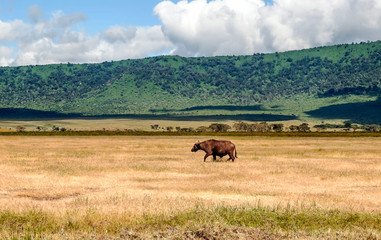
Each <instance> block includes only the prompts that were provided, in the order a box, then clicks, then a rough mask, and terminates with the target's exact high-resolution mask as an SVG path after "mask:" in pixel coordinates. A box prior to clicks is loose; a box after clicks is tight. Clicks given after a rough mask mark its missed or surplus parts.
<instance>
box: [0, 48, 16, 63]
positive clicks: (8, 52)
mask: <svg viewBox="0 0 381 240" xmlns="http://www.w3.org/2000/svg"><path fill="white" fill-rule="evenodd" d="M12 54H13V50H12V49H11V48H8V47H5V46H0V66H8V65H9V64H11V63H12V61H13V60H12Z"/></svg>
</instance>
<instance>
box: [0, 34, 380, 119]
mask: <svg viewBox="0 0 381 240" xmlns="http://www.w3.org/2000/svg"><path fill="white" fill-rule="evenodd" d="M380 88H381V41H378V42H369V43H359V44H343V45H337V46H329V47H318V48H313V49H306V50H300V51H290V52H284V53H274V54H254V55H251V56H221V57H197V58H184V57H179V56H159V57H151V58H145V59H137V60H124V61H118V62H104V63H99V64H71V63H68V64H56V65H43V66H20V67H1V68H0V108H2V109H3V111H2V114H1V115H2V116H0V118H1V117H2V118H5V117H7V111H6V109H8V110H12V109H13V110H14V109H20V108H23V109H28V110H37V111H39V112H41V111H42V112H44V111H47V112H50V113H51V112H55V113H57V114H58V115H59V114H77V115H78V114H80V115H113V116H115V115H121V114H128V115H131V114H146V115H147V114H149V115H158V114H165V115H171V116H188V115H193V116H197V115H200V116H206V117H207V116H208V115H216V116H218V115H240V114H241V115H247V114H252V115H259V116H260V115H274V116H275V115H276V116H285V119H292V118H294V119H300V120H314V121H320V120H324V119H332V120H333V119H339V120H346V121H352V122H357V123H367V124H368V123H381V114H380V108H379V106H380V105H381V104H379V103H378V100H377V99H378V96H379V93H380ZM340 106H343V108H341V107H340ZM0 112H1V111H0ZM8 112H11V111H8ZM24 112H25V111H24ZM31 112H33V111H31ZM270 120H271V118H270Z"/></svg>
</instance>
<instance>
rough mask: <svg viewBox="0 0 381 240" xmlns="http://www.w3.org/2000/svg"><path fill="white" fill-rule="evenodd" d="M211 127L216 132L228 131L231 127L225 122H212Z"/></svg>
mask: <svg viewBox="0 0 381 240" xmlns="http://www.w3.org/2000/svg"><path fill="white" fill-rule="evenodd" d="M209 128H210V129H211V130H212V131H214V132H227V131H228V130H229V129H231V127H230V126H229V125H227V124H223V123H212V124H211V125H210V126H209Z"/></svg>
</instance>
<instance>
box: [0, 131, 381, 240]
mask: <svg viewBox="0 0 381 240" xmlns="http://www.w3.org/2000/svg"><path fill="white" fill-rule="evenodd" d="M200 138H202V139H200ZM206 139H208V137H186V136H183V137H181V136H179V137H173V136H172V137H165V136H155V137H140V136H123V137H107V136H104V137H25V136H24V137H22V136H19V137H15V136H3V137H1V136H0V169H1V171H0V239H9V238H22V239H46V238H48V239H62V238H65V239H81V238H83V239H88V238H92V237H93V238H97V239H104V238H113V239H114V238H115V239H125V238H127V239H128V238H141V239H143V238H167V239H183V238H195V239H197V238H204V239H211V238H217V239H224V238H225V239H250V238H262V239H263V238H267V239H279V238H298V237H300V238H311V239H316V238H324V239H326V238H369V239H378V238H381V227H380V226H381V138H314V137H309V138H300V137H299V138H298V137H293V138H288V137H229V140H231V141H233V142H234V143H235V144H236V146H237V150H238V157H239V158H238V159H237V160H236V162H234V163H232V162H230V161H229V162H227V161H226V159H227V157H225V158H223V159H217V161H216V162H213V161H212V157H210V158H208V160H207V162H206V163H204V162H203V161H202V159H203V156H204V154H203V152H197V153H191V152H190V149H191V147H192V146H193V144H194V143H195V142H196V141H197V140H206Z"/></svg>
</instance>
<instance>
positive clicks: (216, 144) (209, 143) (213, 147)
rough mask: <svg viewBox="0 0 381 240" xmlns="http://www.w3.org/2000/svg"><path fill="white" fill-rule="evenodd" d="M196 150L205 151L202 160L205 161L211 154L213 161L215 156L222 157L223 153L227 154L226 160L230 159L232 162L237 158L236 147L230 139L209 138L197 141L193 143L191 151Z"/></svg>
mask: <svg viewBox="0 0 381 240" xmlns="http://www.w3.org/2000/svg"><path fill="white" fill-rule="evenodd" d="M198 150H203V151H204V152H205V153H206V154H205V156H204V162H205V161H206V158H207V157H209V156H211V155H213V161H215V160H216V156H219V157H223V156H225V155H229V159H228V161H229V160H230V159H231V160H232V162H234V160H235V159H236V158H238V157H237V149H236V148H235V145H234V144H233V143H232V142H230V141H222V140H214V139H210V140H206V141H203V142H198V143H195V144H194V145H193V148H192V150H191V152H197V151H198ZM234 151H235V152H234ZM234 153H235V154H234Z"/></svg>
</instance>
